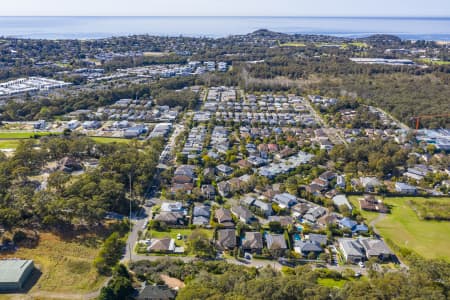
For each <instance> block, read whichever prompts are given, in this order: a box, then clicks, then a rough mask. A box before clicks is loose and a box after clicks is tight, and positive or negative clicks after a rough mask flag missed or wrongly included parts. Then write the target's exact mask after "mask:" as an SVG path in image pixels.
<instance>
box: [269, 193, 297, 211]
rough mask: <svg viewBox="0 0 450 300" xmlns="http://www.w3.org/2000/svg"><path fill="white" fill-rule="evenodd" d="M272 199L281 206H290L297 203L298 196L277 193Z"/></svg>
mask: <svg viewBox="0 0 450 300" xmlns="http://www.w3.org/2000/svg"><path fill="white" fill-rule="evenodd" d="M272 200H273V202H275V203H277V204H278V205H279V206H280V207H281V208H289V207H291V206H293V205H295V204H297V197H295V196H293V195H291V194H288V193H282V194H277V195H275V197H273V199H272Z"/></svg>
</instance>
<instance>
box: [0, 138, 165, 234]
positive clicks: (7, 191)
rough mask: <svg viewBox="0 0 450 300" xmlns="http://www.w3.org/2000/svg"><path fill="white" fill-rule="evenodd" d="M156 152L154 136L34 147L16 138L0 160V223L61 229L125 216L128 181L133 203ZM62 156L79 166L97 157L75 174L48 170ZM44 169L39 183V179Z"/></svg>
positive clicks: (49, 141) (46, 142) (147, 180)
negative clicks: (111, 214) (9, 153)
mask: <svg viewBox="0 0 450 300" xmlns="http://www.w3.org/2000/svg"><path fill="white" fill-rule="evenodd" d="M161 150H162V141H161V140H158V139H156V140H152V141H149V142H146V143H144V144H138V143H137V142H136V143H131V144H122V143H120V144H116V143H113V144H96V143H95V142H94V141H92V140H91V139H89V138H86V137H78V136H63V137H45V138H41V140H40V143H39V147H36V145H35V141H34V140H28V141H25V142H21V143H20V144H19V146H18V147H17V149H16V152H15V154H14V155H13V156H12V157H11V158H7V157H6V156H4V155H2V157H1V158H0V174H1V176H0V195H1V196H0V223H1V224H3V225H4V226H5V227H6V228H8V229H9V228H11V227H21V226H22V227H29V226H33V227H38V228H39V227H43V228H47V229H62V228H65V227H67V226H74V225H83V226H88V227H90V226H95V225H96V224H98V223H99V222H100V221H101V220H102V219H103V218H104V217H105V214H106V213H107V212H109V211H113V212H117V213H122V214H128V211H129V200H128V198H129V197H127V195H126V191H128V190H129V189H130V184H131V185H132V190H133V194H134V196H135V201H137V200H138V199H139V196H142V195H143V194H144V193H145V192H146V191H147V188H148V187H149V185H150V184H151V182H152V176H153V174H154V170H155V168H156V165H157V162H158V158H159V153H160V151H161ZM63 158H70V159H71V160H73V161H76V162H78V163H80V164H81V163H82V162H83V161H84V160H89V159H98V167H96V168H92V169H86V170H84V171H83V172H82V173H81V174H78V175H71V174H70V173H67V172H65V171H63V170H60V169H57V170H53V169H54V167H52V165H57V162H58V161H60V160H61V159H63ZM72 164H73V163H72ZM46 173H47V174H48V178H47V180H46V185H45V186H43V185H42V183H40V182H39V181H41V180H42V179H40V180H38V178H42V177H43V176H45V174H46ZM44 182H45V181H44ZM135 205H136V204H135Z"/></svg>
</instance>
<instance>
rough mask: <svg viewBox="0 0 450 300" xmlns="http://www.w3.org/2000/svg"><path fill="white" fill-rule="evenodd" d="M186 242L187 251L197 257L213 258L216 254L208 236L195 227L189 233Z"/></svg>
mask: <svg viewBox="0 0 450 300" xmlns="http://www.w3.org/2000/svg"><path fill="white" fill-rule="evenodd" d="M187 244H188V247H189V251H191V252H192V253H194V254H195V255H196V256H198V257H207V258H213V257H215V255H216V253H215V250H214V247H213V245H212V243H211V242H210V240H209V239H208V236H207V235H206V233H204V232H203V231H201V230H200V229H196V230H194V231H193V232H192V233H191V235H190V236H189V237H188V241H187Z"/></svg>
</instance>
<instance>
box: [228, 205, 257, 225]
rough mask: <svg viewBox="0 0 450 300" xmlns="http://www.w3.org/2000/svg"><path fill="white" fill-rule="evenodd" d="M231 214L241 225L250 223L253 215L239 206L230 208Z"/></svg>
mask: <svg viewBox="0 0 450 300" xmlns="http://www.w3.org/2000/svg"><path fill="white" fill-rule="evenodd" d="M231 213H232V214H233V215H235V216H236V217H237V218H238V219H239V220H240V221H241V222H243V223H250V221H251V220H252V219H253V218H254V216H253V214H252V213H251V212H250V211H249V210H248V209H246V208H245V207H242V206H240V205H239V206H233V207H232V208H231Z"/></svg>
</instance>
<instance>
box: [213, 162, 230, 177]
mask: <svg viewBox="0 0 450 300" xmlns="http://www.w3.org/2000/svg"><path fill="white" fill-rule="evenodd" d="M216 169H217V171H218V172H219V174H222V175H223V176H230V175H231V174H233V168H232V167H229V166H227V165H224V164H221V165H218V166H217V167H216Z"/></svg>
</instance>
